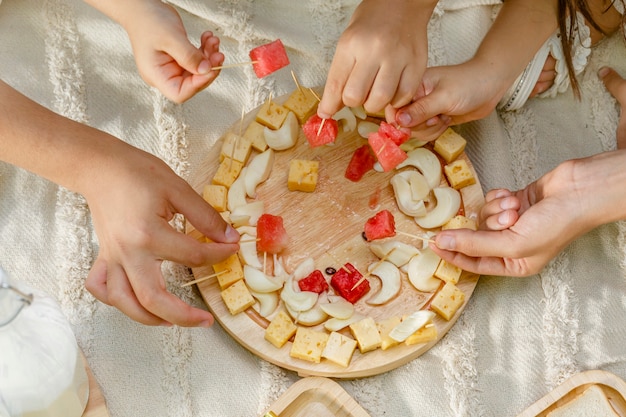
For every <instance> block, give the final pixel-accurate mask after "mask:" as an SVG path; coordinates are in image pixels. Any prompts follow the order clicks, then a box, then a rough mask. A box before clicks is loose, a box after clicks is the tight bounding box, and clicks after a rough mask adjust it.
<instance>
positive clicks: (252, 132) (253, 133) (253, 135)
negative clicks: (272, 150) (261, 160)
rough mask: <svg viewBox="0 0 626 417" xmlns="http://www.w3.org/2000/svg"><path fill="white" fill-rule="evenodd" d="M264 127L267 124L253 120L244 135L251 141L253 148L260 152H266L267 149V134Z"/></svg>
mask: <svg viewBox="0 0 626 417" xmlns="http://www.w3.org/2000/svg"><path fill="white" fill-rule="evenodd" d="M264 129H265V126H263V125H262V124H261V123H259V122H257V121H254V120H253V121H252V122H250V124H249V125H248V128H247V129H246V131H245V132H244V134H243V137H244V138H247V139H248V140H249V141H250V144H251V145H252V149H256V150H257V151H259V152H264V151H265V150H266V149H267V142H265V135H264V134H263V130H264Z"/></svg>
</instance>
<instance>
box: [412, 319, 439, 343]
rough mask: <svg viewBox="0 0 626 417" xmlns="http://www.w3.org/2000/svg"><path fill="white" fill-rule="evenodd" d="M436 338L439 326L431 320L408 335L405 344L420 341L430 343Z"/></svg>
mask: <svg viewBox="0 0 626 417" xmlns="http://www.w3.org/2000/svg"><path fill="white" fill-rule="evenodd" d="M435 339H437V326H435V323H432V322H431V323H428V324H426V325H425V326H424V327H422V328H421V329H419V330H418V331H416V332H415V333H413V334H412V335H411V336H409V337H407V338H406V339H405V340H404V344H405V345H407V346H410V345H417V344H418V343H428V342H431V341H433V340H435Z"/></svg>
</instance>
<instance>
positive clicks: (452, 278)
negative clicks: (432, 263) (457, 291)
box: [434, 259, 463, 284]
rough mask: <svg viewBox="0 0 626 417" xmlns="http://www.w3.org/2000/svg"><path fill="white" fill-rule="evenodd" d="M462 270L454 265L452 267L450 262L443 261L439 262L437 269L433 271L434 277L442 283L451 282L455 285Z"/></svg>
mask: <svg viewBox="0 0 626 417" xmlns="http://www.w3.org/2000/svg"><path fill="white" fill-rule="evenodd" d="M461 272H463V270H462V269H461V268H459V267H458V266H456V265H452V264H451V263H450V262H447V261H444V260H443V259H442V260H441V261H440V262H439V265H438V266H437V269H436V270H435V274H434V275H435V276H436V277H437V278H439V279H440V280H442V281H445V282H451V283H453V284H456V283H457V282H459V278H460V277H461Z"/></svg>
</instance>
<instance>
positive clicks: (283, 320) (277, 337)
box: [265, 310, 298, 348]
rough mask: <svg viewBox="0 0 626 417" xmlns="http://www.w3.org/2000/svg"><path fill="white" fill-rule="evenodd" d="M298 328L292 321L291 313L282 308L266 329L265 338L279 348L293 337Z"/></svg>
mask: <svg viewBox="0 0 626 417" xmlns="http://www.w3.org/2000/svg"><path fill="white" fill-rule="evenodd" d="M296 330H298V326H296V325H295V324H294V323H293V321H291V317H289V314H287V313H285V311H283V310H280V311H279V312H278V314H276V317H274V319H273V320H272V321H271V322H270V324H269V325H268V326H267V329H265V340H267V341H268V342H270V343H271V344H273V345H274V346H276V347H277V348H281V347H283V345H284V344H285V343H287V341H288V340H289V339H291V336H293V335H294V334H296Z"/></svg>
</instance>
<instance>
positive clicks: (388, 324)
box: [376, 316, 402, 350]
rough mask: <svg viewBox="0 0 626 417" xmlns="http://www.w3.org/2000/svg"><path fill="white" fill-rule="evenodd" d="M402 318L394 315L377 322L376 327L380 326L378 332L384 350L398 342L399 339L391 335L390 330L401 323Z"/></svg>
mask: <svg viewBox="0 0 626 417" xmlns="http://www.w3.org/2000/svg"><path fill="white" fill-rule="evenodd" d="M401 321H402V320H401V319H400V317H398V316H393V317H390V318H388V319H385V320H383V321H379V322H378V323H376V327H377V328H378V333H380V348H381V349H382V350H387V349H389V348H390V347H393V346H395V345H397V344H398V341H397V340H394V339H392V338H391V337H389V332H390V331H391V329H393V328H394V327H396V326H397V325H398V324H400V322H401Z"/></svg>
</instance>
